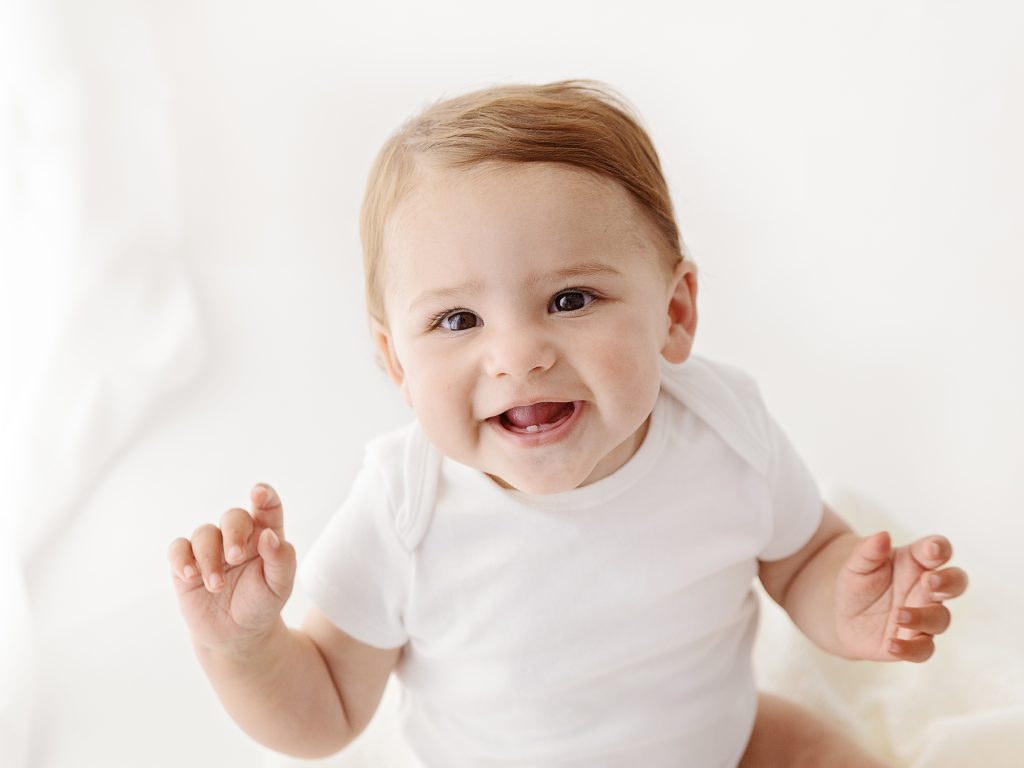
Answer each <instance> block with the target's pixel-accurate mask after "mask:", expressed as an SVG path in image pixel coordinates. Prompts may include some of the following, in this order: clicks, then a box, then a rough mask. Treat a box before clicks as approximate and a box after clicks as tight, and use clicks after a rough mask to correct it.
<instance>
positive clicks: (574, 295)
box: [548, 291, 594, 312]
mask: <svg viewBox="0 0 1024 768" xmlns="http://www.w3.org/2000/svg"><path fill="white" fill-rule="evenodd" d="M593 300H594V296H593V294H591V293H589V292H588V291H562V292H561V293H559V294H557V295H556V296H555V298H554V299H552V301H551V306H550V307H549V308H548V309H549V311H552V312H575V311H576V310H577V309H583V308H584V307H585V306H587V305H588V304H590V303H591V302H592V301H593Z"/></svg>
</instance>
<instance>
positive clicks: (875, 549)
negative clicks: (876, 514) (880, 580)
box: [846, 531, 892, 575]
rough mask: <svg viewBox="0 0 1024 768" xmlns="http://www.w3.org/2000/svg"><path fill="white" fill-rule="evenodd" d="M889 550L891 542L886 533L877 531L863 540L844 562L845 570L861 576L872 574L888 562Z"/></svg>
mask: <svg viewBox="0 0 1024 768" xmlns="http://www.w3.org/2000/svg"><path fill="white" fill-rule="evenodd" d="M891 549H892V540H891V539H890V538H889V532H888V531H879V532H878V533H876V534H873V535H871V536H868V537H866V538H863V539H861V540H860V541H859V542H858V543H857V546H856V547H854V550H853V552H852V553H851V554H850V558H849V559H848V560H847V561H846V569H847V570H849V571H853V572H854V573H858V574H861V575H867V574H869V573H873V572H874V571H877V570H878V569H879V568H880V567H881V566H883V565H885V564H886V563H888V562H889V553H890V550H891Z"/></svg>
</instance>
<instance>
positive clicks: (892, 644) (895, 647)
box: [889, 640, 900, 655]
mask: <svg viewBox="0 0 1024 768" xmlns="http://www.w3.org/2000/svg"><path fill="white" fill-rule="evenodd" d="M899 652H900V646H899V643H897V642H896V641H895V640H890V641H889V653H891V654H894V655H895V654H897V653H899Z"/></svg>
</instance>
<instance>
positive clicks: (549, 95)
mask: <svg viewBox="0 0 1024 768" xmlns="http://www.w3.org/2000/svg"><path fill="white" fill-rule="evenodd" d="M418 158H425V159H429V160H431V161H434V162H437V163H440V164H441V165H442V166H445V167H450V168H456V169H458V168H467V167H469V166H474V165H479V164H484V163H535V162H557V163H567V164H569V165H573V166H576V167H579V168H584V169H586V170H589V171H591V172H595V173H598V174H600V175H602V176H605V177H608V178H611V179H612V180H613V181H615V182H617V183H618V184H620V185H622V187H624V188H625V189H626V190H627V191H628V192H629V193H630V195H631V196H632V198H633V199H634V200H635V201H636V202H637V203H638V204H639V209H640V211H642V212H643V213H644V214H645V215H646V216H647V217H648V219H649V220H650V221H651V223H652V224H653V225H654V227H655V229H656V231H657V232H658V233H659V234H660V236H661V239H662V240H663V242H664V245H665V246H667V248H665V249H662V250H665V251H667V259H668V260H670V261H671V262H672V263H671V264H668V265H667V266H668V267H669V268H670V269H671V267H672V266H674V264H675V262H678V261H679V260H680V259H681V258H683V256H684V254H685V252H684V245H683V243H682V239H681V238H680V235H679V229H678V227H677V225H676V221H675V216H674V214H673V211H672V201H671V198H670V197H669V192H668V185H667V184H666V183H665V178H664V176H663V175H662V172H661V163H660V161H659V160H658V153H657V152H656V151H655V149H654V145H653V144H652V142H651V139H650V137H649V136H648V135H647V131H646V130H644V128H643V126H642V125H641V122H640V118H639V117H638V116H637V115H636V113H635V111H634V110H633V109H632V107H631V106H630V105H629V104H628V102H626V101H625V99H624V98H623V97H622V96H621V95H619V94H617V93H616V92H615V91H613V90H612V89H611V88H609V87H608V86H606V85H604V84H603V83H599V82H596V81H593V80H564V81H560V82H555V83H548V84H546V85H499V86H493V87H489V88H484V89H482V90H478V91H473V92H472V93H467V94H464V95H461V96H456V97H454V98H450V99H446V100H443V101H438V102H435V103H434V104H431V105H429V106H428V107H427V108H426V109H424V110H423V111H421V112H420V113H418V114H417V115H414V116H413V117H412V118H410V119H409V120H407V121H406V122H405V123H404V124H403V125H402V126H401V127H400V128H399V129H398V130H397V131H396V132H395V133H394V134H392V135H391V137H390V138H389V139H388V140H387V142H385V144H384V146H383V147H382V148H381V150H380V152H379V153H378V155H377V158H376V160H375V162H374V164H373V168H372V170H371V171H370V177H369V182H368V184H367V188H366V196H365V198H364V199H363V208H362V213H361V216H360V222H359V232H360V237H361V239H362V243H363V269H364V275H365V280H366V302H367V308H368V310H369V314H370V317H371V319H373V320H376V321H378V322H379V323H381V324H384V325H386V323H387V320H386V317H385V312H384V296H383V286H382V281H383V257H384V253H383V252H384V228H385V225H386V223H387V218H388V216H389V215H390V214H391V212H392V211H393V210H394V209H395V207H396V206H397V205H398V203H399V201H400V200H401V199H402V198H403V197H404V196H405V195H406V194H407V193H408V192H409V191H410V190H411V189H412V187H413V185H414V183H415V171H416V161H417V159H418Z"/></svg>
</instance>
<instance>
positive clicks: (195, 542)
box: [192, 525, 226, 592]
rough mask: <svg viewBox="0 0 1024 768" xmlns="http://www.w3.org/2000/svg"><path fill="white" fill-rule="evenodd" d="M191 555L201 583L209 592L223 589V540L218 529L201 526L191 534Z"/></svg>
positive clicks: (212, 526) (210, 526) (211, 526)
mask: <svg viewBox="0 0 1024 768" xmlns="http://www.w3.org/2000/svg"><path fill="white" fill-rule="evenodd" d="M192 554H193V555H195V558H196V563H197V564H198V565H199V571H200V573H202V575H203V582H204V583H205V584H206V588H207V589H208V590H210V591H211V592H219V591H220V590H221V589H223V588H224V584H225V583H226V582H225V581H224V540H223V538H222V537H221V533H220V528H218V527H217V526H215V525H203V526H200V527H199V528H196V530H195V532H194V533H193V534H192Z"/></svg>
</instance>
